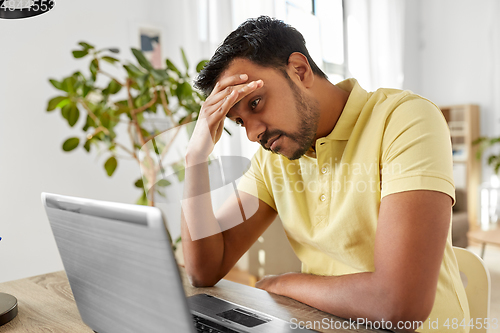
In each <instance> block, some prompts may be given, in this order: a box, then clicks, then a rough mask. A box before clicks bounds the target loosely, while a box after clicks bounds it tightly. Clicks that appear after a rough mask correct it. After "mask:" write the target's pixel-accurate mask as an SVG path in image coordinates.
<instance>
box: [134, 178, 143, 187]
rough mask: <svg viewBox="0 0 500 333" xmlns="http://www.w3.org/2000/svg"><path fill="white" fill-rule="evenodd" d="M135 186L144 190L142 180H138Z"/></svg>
mask: <svg viewBox="0 0 500 333" xmlns="http://www.w3.org/2000/svg"><path fill="white" fill-rule="evenodd" d="M134 186H135V187H138V188H144V182H143V181H142V178H139V179H137V181H136V182H135V183H134Z"/></svg>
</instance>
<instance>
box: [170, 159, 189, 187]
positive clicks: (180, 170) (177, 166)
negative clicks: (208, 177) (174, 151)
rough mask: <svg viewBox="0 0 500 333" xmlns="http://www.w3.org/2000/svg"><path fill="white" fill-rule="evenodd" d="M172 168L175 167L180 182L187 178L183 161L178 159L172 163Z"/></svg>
mask: <svg viewBox="0 0 500 333" xmlns="http://www.w3.org/2000/svg"><path fill="white" fill-rule="evenodd" d="M172 169H174V172H175V174H176V175H177V179H178V180H179V182H182V181H183V180H184V178H185V173H186V169H185V167H184V163H183V161H182V160H181V161H178V162H176V163H173V164H172Z"/></svg>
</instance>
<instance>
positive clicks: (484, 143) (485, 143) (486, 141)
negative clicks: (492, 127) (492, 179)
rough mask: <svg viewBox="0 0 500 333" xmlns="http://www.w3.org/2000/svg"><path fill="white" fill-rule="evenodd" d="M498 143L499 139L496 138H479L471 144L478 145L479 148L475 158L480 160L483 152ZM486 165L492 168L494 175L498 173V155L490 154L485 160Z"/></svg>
mask: <svg viewBox="0 0 500 333" xmlns="http://www.w3.org/2000/svg"><path fill="white" fill-rule="evenodd" d="M499 143H500V137H498V138H488V137H480V138H478V139H476V140H474V142H472V144H474V145H479V148H478V150H477V153H476V158H477V159H481V156H482V155H483V154H484V152H485V150H487V149H489V148H491V147H493V146H496V145H497V144H499ZM487 163H488V165H489V166H491V167H492V168H493V170H494V171H495V173H496V174H499V172H500V153H499V154H490V155H489V156H488V159H487Z"/></svg>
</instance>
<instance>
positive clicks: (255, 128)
mask: <svg viewBox="0 0 500 333" xmlns="http://www.w3.org/2000/svg"><path fill="white" fill-rule="evenodd" d="M245 129H246V131H247V137H248V140H250V141H252V142H257V141H259V140H260V139H261V137H262V134H264V132H265V131H266V126H265V125H264V123H262V122H261V121H259V120H258V119H252V120H249V121H248V120H247V122H246V124H245Z"/></svg>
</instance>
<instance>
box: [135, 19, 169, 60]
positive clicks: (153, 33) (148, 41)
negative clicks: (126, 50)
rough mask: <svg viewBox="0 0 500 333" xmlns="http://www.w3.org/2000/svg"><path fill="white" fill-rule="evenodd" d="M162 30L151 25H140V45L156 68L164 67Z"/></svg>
mask: <svg viewBox="0 0 500 333" xmlns="http://www.w3.org/2000/svg"><path fill="white" fill-rule="evenodd" d="M161 41H162V32H161V30H160V29H155V28H151V27H139V46H140V49H141V51H142V52H143V53H144V56H145V57H146V58H147V59H148V60H149V61H150V62H151V64H152V65H153V67H154V68H157V69H159V68H163V67H164V64H163V60H162V59H163V55H162V43H161Z"/></svg>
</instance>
